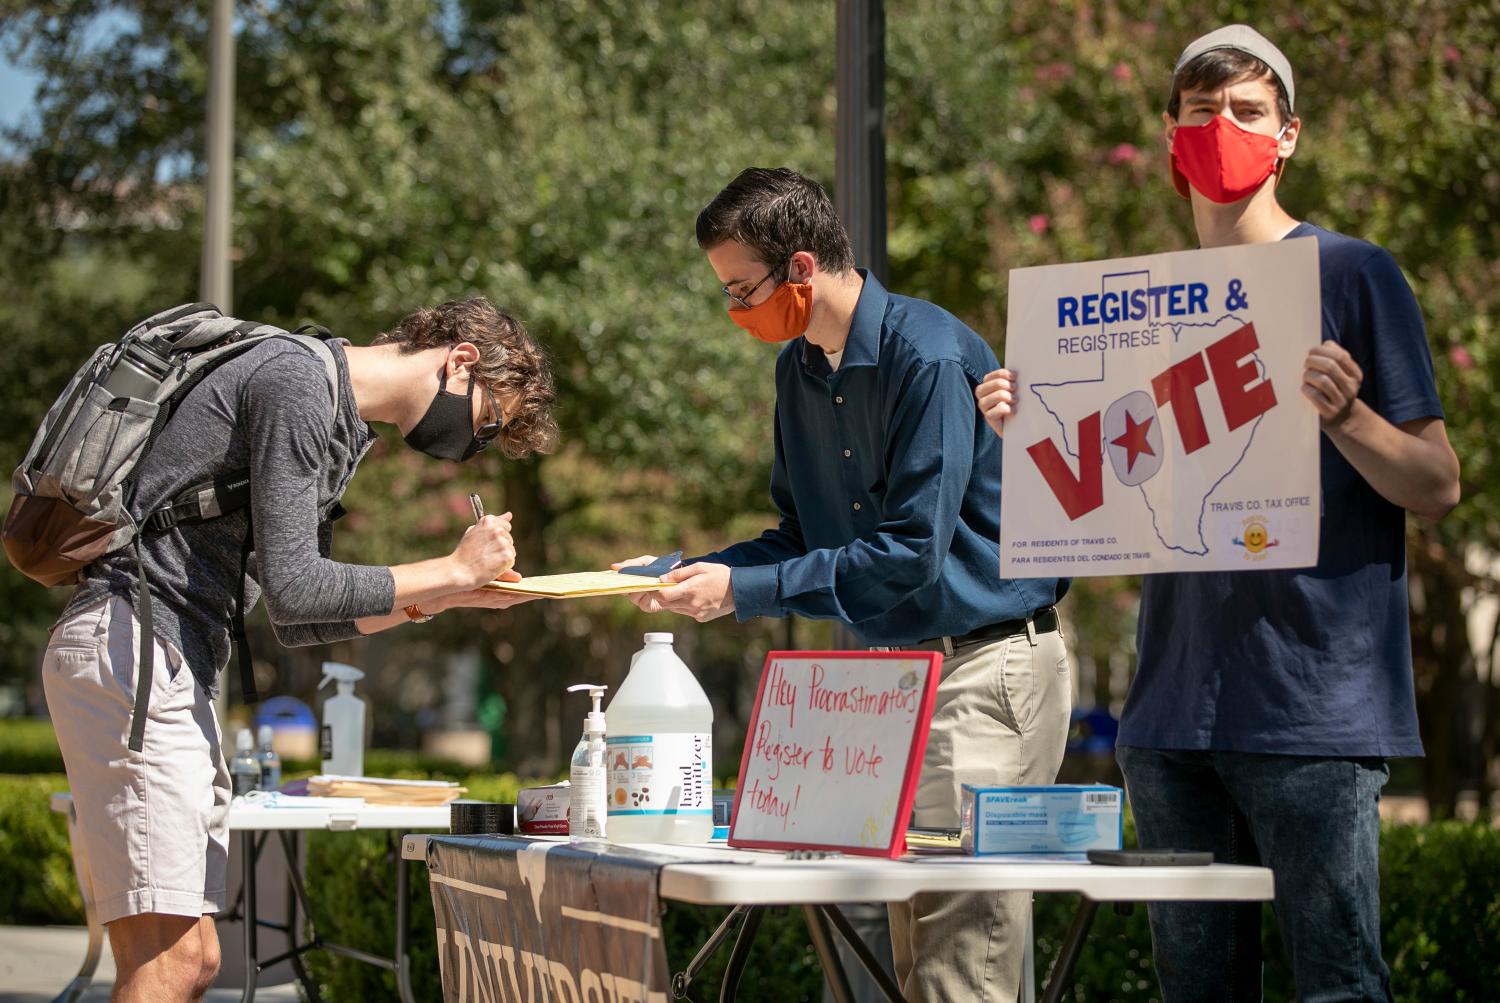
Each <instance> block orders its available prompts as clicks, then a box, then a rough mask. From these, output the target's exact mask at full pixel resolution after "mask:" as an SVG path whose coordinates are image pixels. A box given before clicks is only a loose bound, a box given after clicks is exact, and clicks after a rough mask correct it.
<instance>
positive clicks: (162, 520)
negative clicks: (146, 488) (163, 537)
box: [141, 505, 182, 533]
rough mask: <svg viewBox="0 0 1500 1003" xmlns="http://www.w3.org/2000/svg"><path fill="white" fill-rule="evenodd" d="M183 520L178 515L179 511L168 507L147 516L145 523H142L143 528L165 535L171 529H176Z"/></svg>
mask: <svg viewBox="0 0 1500 1003" xmlns="http://www.w3.org/2000/svg"><path fill="white" fill-rule="evenodd" d="M181 519H182V517H181V516H179V515H178V514H177V510H176V509H175V508H173V507H172V506H170V505H168V506H166V507H165V508H159V509H157V510H156V511H155V512H152V513H151V514H150V515H148V516H146V519H145V521H144V522H142V523H141V528H142V529H149V530H151V531H152V532H153V533H165V532H166V531H167V530H169V529H175V528H176V527H177V524H178V522H180V521H181Z"/></svg>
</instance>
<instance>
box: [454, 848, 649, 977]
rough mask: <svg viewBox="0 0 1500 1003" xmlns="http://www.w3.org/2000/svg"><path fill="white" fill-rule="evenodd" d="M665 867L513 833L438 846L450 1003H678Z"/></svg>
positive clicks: (622, 853)
mask: <svg viewBox="0 0 1500 1003" xmlns="http://www.w3.org/2000/svg"><path fill="white" fill-rule="evenodd" d="M663 863H665V861H663V860H659V859H657V858H654V857H653V856H652V855H650V854H647V853H640V852H635V851H630V850H625V849H623V848H620V847H612V848H611V850H610V852H609V853H608V854H607V855H606V854H601V853H594V852H590V851H589V850H588V849H586V848H584V847H577V846H572V845H569V844H566V843H535V842H531V841H527V840H520V839H511V838H507V837H504V836H444V837H438V838H434V839H433V840H431V841H430V842H429V843H428V845H427V868H428V876H429V879H430V881H431V885H432V906H433V912H434V914H435V915H436V918H437V948H438V965H439V968H440V969H441V972H442V977H443V998H444V999H445V1000H448V1001H449V1003H467V1001H481V1000H482V1001H485V1003H532V1001H536V1000H549V1001H550V1003H667V1000H668V998H669V997H668V988H669V980H670V976H669V973H668V971H667V958H666V950H665V947H664V945H663V943H662V933H661V921H660V910H659V908H658V900H657V892H656V889H657V880H658V874H659V872H660V870H661V867H662V865H663Z"/></svg>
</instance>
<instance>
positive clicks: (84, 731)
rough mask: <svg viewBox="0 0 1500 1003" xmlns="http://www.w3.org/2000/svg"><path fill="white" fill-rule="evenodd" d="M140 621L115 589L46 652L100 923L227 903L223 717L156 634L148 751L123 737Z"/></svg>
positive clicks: (63, 628)
mask: <svg viewBox="0 0 1500 1003" xmlns="http://www.w3.org/2000/svg"><path fill="white" fill-rule="evenodd" d="M139 631H140V625H139V624H138V623H137V622H136V619H135V615H134V613H133V612H132V610H131V608H130V605H129V604H128V603H126V602H125V601H124V600H123V599H118V598H116V599H110V600H109V601H107V602H105V603H102V604H100V605H99V606H96V607H93V608H91V609H88V610H85V611H84V612H82V613H79V614H77V615H75V616H72V617H69V618H68V619H66V620H63V621H61V622H59V623H58V625H57V626H56V627H54V628H53V630H52V638H51V641H50V642H49V643H48V645H47V653H46V655H45V657H44V659H43V661H42V684H43V686H44V687H45V689H46V692H47V708H48V710H49V711H50V713H51V715H52V725H53V728H54V729H55V730H56V732H57V744H58V745H59V746H60V747H61V749H62V755H63V763H64V765H65V766H66V767H67V771H68V786H69V787H70V788H71V789H72V792H73V810H74V813H75V814H76V815H77V819H78V824H77V829H76V833H75V836H74V838H75V840H76V841H77V842H78V843H79V844H81V845H78V846H75V847H74V852H75V853H81V854H83V855H84V857H85V859H86V861H87V863H88V867H87V868H86V869H85V872H86V873H87V874H88V875H89V881H90V884H91V885H92V889H91V890H92V893H93V895H92V897H93V899H94V902H95V905H96V907H97V909H98V911H99V918H100V921H101V922H104V923H109V922H111V921H113V920H116V919H120V918H122V917H125V916H135V915H139V914H141V913H166V914H168V915H172V916H201V915H203V914H204V913H215V912H219V911H221V910H222V909H223V908H224V871H225V865H226V863H227V861H228V848H229V799H230V787H229V771H228V769H227V768H226V767H225V765H224V755H223V752H222V751H221V748H220V744H221V743H220V737H219V722H218V720H217V718H216V717H215V716H214V708H213V703H212V701H210V700H209V698H208V696H207V694H205V693H204V692H203V690H202V688H201V687H200V686H198V684H197V682H196V680H194V678H193V673H192V671H191V670H190V669H189V668H188V666H187V664H186V663H185V662H184V661H183V658H182V654H181V653H180V652H179V651H178V650H177V649H176V648H175V647H173V646H172V645H170V644H167V643H165V642H163V641H161V640H160V639H159V638H158V639H157V641H156V664H155V668H154V671H153V673H152V680H151V701H150V715H149V717H148V718H147V720H146V735H145V743H144V745H143V746H142V751H141V752H131V751H130V750H129V749H128V748H127V747H126V742H127V741H128V739H129V737H130V714H131V710H132V709H133V707H134V704H135V663H136V655H137V653H138V652H139V650H140V649H139Z"/></svg>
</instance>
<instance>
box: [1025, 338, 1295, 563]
mask: <svg viewBox="0 0 1500 1003" xmlns="http://www.w3.org/2000/svg"><path fill="white" fill-rule="evenodd" d="M1225 321H1233V322H1234V323H1235V324H1238V325H1240V326H1243V325H1244V324H1245V323H1247V321H1244V320H1242V319H1240V317H1238V316H1237V315H1235V314H1233V313H1226V314H1224V315H1223V316H1221V317H1219V319H1218V320H1215V321H1213V322H1211V323H1210V322H1200V323H1193V322H1190V321H1168V322H1166V323H1164V324H1159V323H1152V324H1151V330H1157V329H1163V328H1164V329H1169V330H1170V331H1171V332H1172V341H1173V343H1174V344H1176V343H1177V342H1179V341H1180V340H1181V338H1182V332H1183V330H1184V329H1185V328H1199V329H1208V330H1212V329H1214V328H1216V327H1218V326H1219V325H1221V324H1223V323H1224V322H1225ZM1250 357H1251V358H1253V359H1254V360H1255V364H1256V366H1257V367H1259V369H1260V374H1261V378H1262V379H1265V378H1266V364H1265V362H1264V360H1262V359H1261V357H1260V354H1259V353H1258V352H1257V353H1252V354H1251V356H1250ZM1108 358H1109V353H1108V352H1100V353H1099V376H1098V378H1096V379H1085V380H1063V381H1060V382H1057V383H1032V384H1029V385H1028V389H1029V390H1030V391H1031V393H1032V394H1033V395H1034V396H1035V397H1036V399H1037V401H1038V402H1039V403H1040V404H1041V406H1042V408H1043V409H1044V410H1045V411H1046V412H1047V413H1048V414H1050V415H1051V416H1052V420H1053V421H1055V422H1056V423H1057V425H1058V427H1059V428H1060V429H1061V430H1062V440H1063V451H1064V452H1066V453H1067V454H1068V455H1069V456H1071V457H1072V458H1073V459H1074V461H1075V462H1076V461H1077V460H1078V449H1077V446H1076V444H1074V443H1072V442H1070V440H1069V434H1070V425H1069V423H1068V422H1066V421H1064V420H1063V417H1062V415H1061V414H1059V413H1058V411H1059V410H1060V408H1061V405H1060V404H1059V406H1058V407H1054V406H1053V405H1052V404H1050V403H1048V401H1047V397H1046V396H1045V395H1044V394H1043V393H1042V391H1043V390H1054V389H1060V388H1063V387H1079V386H1086V385H1088V384H1091V383H1103V382H1104V381H1105V376H1106V373H1107V366H1106V363H1107V360H1108ZM1174 361H1176V360H1174ZM1137 389H1138V388H1137ZM1126 392H1128V391H1126ZM1148 392H1149V391H1148ZM1097 404H1098V410H1100V411H1101V412H1102V411H1103V410H1104V408H1105V407H1106V406H1107V405H1108V402H1107V401H1099V402H1097ZM1157 414H1158V417H1159V416H1160V414H1161V412H1160V411H1159V410H1158V412H1157ZM1079 417H1081V415H1074V418H1073V426H1071V427H1076V424H1077V420H1078V418H1079ZM1264 418H1265V415H1260V416H1258V417H1257V418H1256V419H1255V420H1254V421H1253V422H1251V423H1250V424H1249V425H1247V426H1245V427H1244V428H1242V429H1236V430H1234V431H1232V432H1230V433H1229V435H1230V436H1231V444H1232V442H1233V437H1236V436H1239V435H1244V437H1245V441H1244V444H1243V446H1241V447H1240V448H1239V450H1238V452H1237V454H1235V455H1234V460H1233V462H1232V463H1230V464H1229V466H1228V467H1227V468H1226V469H1225V470H1223V471H1222V472H1221V473H1219V474H1218V475H1217V476H1212V475H1211V476H1212V483H1211V484H1209V485H1208V487H1207V489H1206V490H1205V491H1204V492H1203V494H1202V496H1201V497H1199V498H1198V499H1197V506H1198V512H1197V518H1196V520H1195V521H1194V530H1193V536H1194V540H1193V541H1192V542H1184V541H1177V542H1173V541H1169V540H1168V539H1167V538H1166V535H1165V534H1164V533H1163V531H1162V527H1161V516H1160V514H1159V513H1158V512H1157V506H1155V505H1153V504H1152V503H1151V496H1150V494H1149V493H1148V491H1147V486H1148V485H1150V484H1152V483H1153V482H1154V481H1155V480H1156V478H1154V477H1153V478H1152V479H1151V480H1148V481H1145V482H1143V483H1141V484H1139V485H1136V487H1135V490H1136V491H1139V492H1140V495H1141V503H1142V504H1143V505H1145V507H1146V511H1147V512H1149V513H1150V514H1151V529H1152V531H1153V532H1154V533H1155V534H1156V538H1157V539H1158V540H1159V541H1161V545H1162V546H1163V547H1165V548H1166V549H1168V550H1174V551H1177V552H1179V553H1184V554H1190V555H1192V556H1194V557H1203V556H1206V555H1207V554H1208V552H1209V550H1210V548H1209V545H1208V541H1207V540H1206V539H1205V538H1204V535H1203V518H1204V515H1205V514H1206V513H1207V511H1208V502H1209V500H1210V499H1211V498H1212V497H1213V495H1214V492H1215V491H1216V490H1218V487H1219V485H1220V484H1223V483H1224V481H1225V479H1226V478H1228V477H1229V475H1230V474H1232V473H1234V471H1235V470H1236V469H1237V468H1238V467H1239V465H1240V464H1241V463H1242V462H1243V461H1244V459H1245V456H1246V454H1248V453H1249V451H1250V444H1251V442H1253V441H1254V439H1255V432H1256V430H1257V429H1258V428H1259V427H1260V423H1261V421H1262V420H1263V419H1264ZM1162 438H1163V442H1168V441H1170V442H1174V443H1175V442H1176V439H1175V438H1174V437H1170V436H1168V435H1167V433H1166V432H1165V431H1163V433H1162ZM1208 448H1212V446H1210V447H1208ZM1108 455H1109V444H1108V443H1104V444H1103V445H1102V448H1101V450H1100V463H1101V464H1103V463H1106V462H1108V460H1107V457H1108Z"/></svg>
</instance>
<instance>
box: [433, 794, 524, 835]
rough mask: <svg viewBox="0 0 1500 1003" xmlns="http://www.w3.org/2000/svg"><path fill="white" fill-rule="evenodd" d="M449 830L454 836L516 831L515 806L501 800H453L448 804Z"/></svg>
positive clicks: (508, 833)
mask: <svg viewBox="0 0 1500 1003" xmlns="http://www.w3.org/2000/svg"><path fill="white" fill-rule="evenodd" d="M448 827H449V831H450V832H452V833H453V834H454V835H456V836H480V835H488V834H491V833H502V834H504V835H510V834H512V833H514V832H515V831H516V806H515V805H513V804H509V803H506V802H503V801H469V800H462V801H454V802H452V803H451V804H449V806H448Z"/></svg>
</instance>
